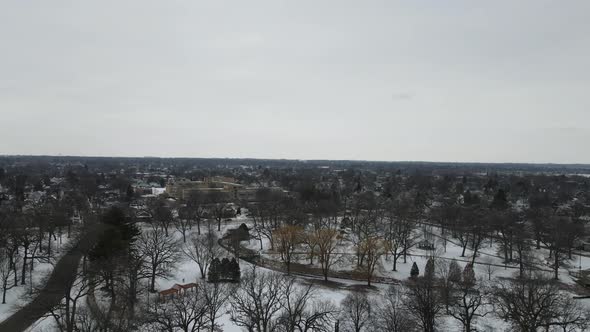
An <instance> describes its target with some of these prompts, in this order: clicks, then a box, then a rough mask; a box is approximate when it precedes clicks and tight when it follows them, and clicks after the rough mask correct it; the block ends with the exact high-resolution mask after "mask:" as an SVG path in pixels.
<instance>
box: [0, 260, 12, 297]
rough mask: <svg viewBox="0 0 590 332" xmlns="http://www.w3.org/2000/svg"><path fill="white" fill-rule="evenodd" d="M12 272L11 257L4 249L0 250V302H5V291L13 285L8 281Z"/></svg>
mask: <svg viewBox="0 0 590 332" xmlns="http://www.w3.org/2000/svg"><path fill="white" fill-rule="evenodd" d="M13 273H14V270H13V269H12V265H11V258H10V257H9V254H8V252H7V251H6V250H0V284H1V285H2V304H6V292H7V291H8V290H9V289H12V288H13V287H14V286H15V285H14V284H12V283H11V282H10V277H11V276H12V274H13Z"/></svg>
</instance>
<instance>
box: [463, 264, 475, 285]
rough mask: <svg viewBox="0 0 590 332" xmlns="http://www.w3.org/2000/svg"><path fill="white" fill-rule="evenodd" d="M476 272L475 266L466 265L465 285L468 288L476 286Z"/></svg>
mask: <svg viewBox="0 0 590 332" xmlns="http://www.w3.org/2000/svg"><path fill="white" fill-rule="evenodd" d="M475 281H476V279H475V271H474V270H473V264H471V263H468V264H467V265H465V269H464V270H463V283H464V284H465V285H466V286H473V285H475Z"/></svg>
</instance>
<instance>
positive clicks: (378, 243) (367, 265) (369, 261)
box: [358, 236, 385, 286]
mask: <svg viewBox="0 0 590 332" xmlns="http://www.w3.org/2000/svg"><path fill="white" fill-rule="evenodd" d="M358 251H359V252H361V253H363V255H364V256H365V260H364V261H365V262H364V266H363V267H362V269H363V274H364V275H365V277H366V278H367V285H368V286H371V279H372V278H373V275H374V274H375V269H376V268H377V266H378V265H379V263H380V262H381V256H383V254H385V244H384V242H383V240H382V239H381V238H380V237H377V236H367V237H366V238H364V239H363V241H361V243H359V249H358Z"/></svg>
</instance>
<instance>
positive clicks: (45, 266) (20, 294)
mask: <svg viewBox="0 0 590 332" xmlns="http://www.w3.org/2000/svg"><path fill="white" fill-rule="evenodd" d="M72 238H73V235H72V237H71V238H68V237H67V236H65V235H64V236H63V237H62V241H61V243H60V242H59V238H58V241H55V242H52V252H53V253H52V255H53V258H52V259H51V262H37V261H35V264H34V265H33V267H34V268H33V273H32V279H33V280H32V283H31V280H30V271H29V270H27V273H26V275H27V276H26V285H20V280H21V279H20V278H21V274H20V272H21V271H20V269H19V271H18V280H19V282H18V283H19V285H18V286H16V287H14V288H12V289H10V290H8V291H7V292H6V304H0V322H1V321H3V320H5V319H6V318H7V317H9V316H10V315H12V314H13V313H14V312H15V311H16V310H18V308H20V307H22V306H24V305H25V304H27V303H28V302H29V301H30V300H31V298H30V297H29V296H27V295H28V294H30V293H31V289H35V288H37V287H41V286H42V282H43V280H44V279H45V278H46V277H47V276H49V275H50V274H51V272H52V271H53V264H55V262H57V261H58V260H59V259H60V258H61V257H62V256H63V255H64V254H65V253H66V252H67V250H68V249H69V246H68V244H69V243H70V240H71V239H72ZM11 280H12V278H11ZM1 295H2V294H1V293H0V296H1Z"/></svg>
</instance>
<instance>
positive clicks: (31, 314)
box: [0, 225, 102, 332]
mask: <svg viewBox="0 0 590 332" xmlns="http://www.w3.org/2000/svg"><path fill="white" fill-rule="evenodd" d="M101 233H102V226H101V225H94V226H92V227H90V229H89V230H88V231H86V232H85V233H83V234H82V235H81V236H79V237H78V240H77V242H76V244H74V245H73V246H72V248H71V249H70V250H69V251H68V252H67V253H66V254H65V255H64V256H63V257H62V258H61V259H60V260H59V261H58V262H57V264H56V265H55V267H54V268H53V272H52V273H51V276H50V277H49V280H48V281H47V283H46V284H45V286H44V287H43V288H42V289H40V290H39V293H38V295H37V296H36V297H35V298H34V299H33V301H31V302H29V303H28V304H27V305H25V306H24V307H22V308H21V309H19V310H18V311H16V312H15V313H14V314H12V316H10V317H8V318H6V319H5V320H4V321H3V322H1V323H0V332H22V331H25V330H26V329H27V328H28V327H29V326H31V325H33V324H34V323H35V322H36V321H37V320H39V319H40V318H42V317H44V316H45V315H46V314H47V312H48V308H51V307H53V306H56V305H57V304H59V303H60V302H61V300H62V298H63V296H64V292H65V287H66V286H65V285H66V284H67V283H68V282H71V281H72V278H75V277H76V272H77V270H78V267H79V265H80V260H81V258H82V255H83V253H84V252H87V251H88V250H89V249H90V248H92V246H93V245H94V243H96V241H97V239H98V236H99V235H100V234H101Z"/></svg>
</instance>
